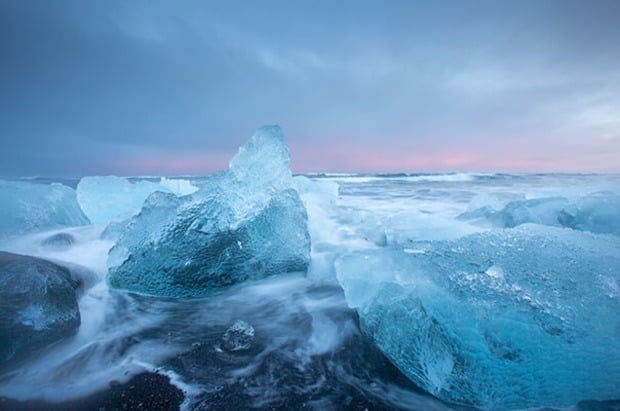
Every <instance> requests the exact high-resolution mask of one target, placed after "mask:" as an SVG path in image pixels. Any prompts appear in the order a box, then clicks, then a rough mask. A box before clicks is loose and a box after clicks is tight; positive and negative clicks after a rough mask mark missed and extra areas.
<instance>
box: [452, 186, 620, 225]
mask: <svg viewBox="0 0 620 411" xmlns="http://www.w3.org/2000/svg"><path fill="white" fill-rule="evenodd" d="M459 219H460V220H468V221H471V220H478V221H480V220H482V221H488V222H490V223H491V224H492V225H494V226H496V227H516V226H518V225H521V224H525V223H536V224H542V225H549V226H556V227H569V228H572V229H575V230H580V231H590V232H593V233H604V234H616V235H620V195H618V194H616V193H613V192H608V191H601V192H595V193H591V194H589V195H587V196H583V197H580V198H578V199H576V200H569V199H568V198H566V197H561V196H557V197H541V198H533V199H528V200H515V201H511V202H509V203H508V204H506V205H505V206H504V207H503V208H499V209H498V208H496V205H495V204H489V205H479V206H478V207H472V208H471V209H470V210H468V211H466V212H465V213H463V214H461V215H460V216H459Z"/></svg>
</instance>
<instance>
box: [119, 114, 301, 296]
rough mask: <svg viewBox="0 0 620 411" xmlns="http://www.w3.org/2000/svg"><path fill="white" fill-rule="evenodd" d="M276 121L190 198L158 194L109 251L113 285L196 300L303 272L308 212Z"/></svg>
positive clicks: (135, 290)
mask: <svg viewBox="0 0 620 411" xmlns="http://www.w3.org/2000/svg"><path fill="white" fill-rule="evenodd" d="M289 162H290V154H289V151H288V147H287V145H286V142H285V139H284V135H283V134H282V131H281V130H280V128H279V127H277V126H267V127H262V128H260V129H259V130H257V132H256V133H255V134H254V135H253V136H252V138H251V139H250V141H249V142H247V143H246V144H245V145H244V146H242V147H241V148H240V149H239V152H238V154H237V155H236V156H235V157H234V158H233V159H232V160H231V162H230V169H229V170H227V171H223V172H219V173H216V174H214V175H212V176H210V177H209V179H208V181H206V183H204V185H203V186H202V188H201V189H200V190H199V191H197V192H195V193H194V194H192V195H189V196H183V197H177V196H175V195H174V194H169V193H163V192H154V193H153V194H151V195H150V196H149V197H148V198H147V199H146V201H145V203H144V206H143V207H142V210H141V211H140V213H139V214H138V215H136V216H135V217H134V218H133V219H132V220H131V222H130V223H129V225H128V226H127V228H126V229H125V231H124V232H123V233H122V234H121V236H120V239H119V241H118V242H117V244H116V245H115V246H114V247H113V248H112V249H111V250H110V253H109V256H108V268H109V271H108V277H107V280H108V283H109V284H110V285H111V286H112V287H115V288H118V289H124V290H129V291H134V292H138V293H144V294H151V295H160V296H170V297H176V296H185V297H195V296H201V295H205V294H208V293H211V292H213V291H215V290H217V289H220V288H221V287H224V286H228V285H232V284H235V283H238V282H242V281H245V280H250V279H260V278H263V277H266V276H269V275H273V274H279V273H285V272H293V271H306V270H307V267H308V264H309V260H310V237H309V234H308V228H307V214H306V210H305V208H304V205H303V204H302V202H301V200H300V198H299V194H298V193H297V191H296V190H295V189H294V186H293V180H292V176H291V172H290V170H289Z"/></svg>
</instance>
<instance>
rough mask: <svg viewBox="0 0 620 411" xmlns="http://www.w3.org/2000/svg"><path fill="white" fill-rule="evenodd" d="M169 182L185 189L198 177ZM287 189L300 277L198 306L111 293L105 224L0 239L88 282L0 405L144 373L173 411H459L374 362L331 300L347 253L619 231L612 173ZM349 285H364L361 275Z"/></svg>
mask: <svg viewBox="0 0 620 411" xmlns="http://www.w3.org/2000/svg"><path fill="white" fill-rule="evenodd" d="M139 180H140V179H139V178H136V179H133V181H139ZM149 180H152V179H149ZM184 180H186V181H190V182H191V183H192V184H193V185H195V186H197V187H200V186H201V183H202V182H203V181H204V179H203V178H200V177H191V178H185V179H184ZM295 180H296V184H297V189H298V191H299V192H300V195H301V198H302V200H303V202H304V204H305V206H306V209H307V212H308V230H309V232H310V236H311V241H312V245H311V261H310V267H309V268H308V272H307V273H306V274H304V273H297V274H289V275H282V276H273V277H269V278H267V279H263V280H259V281H251V282H245V283H241V284H237V285H234V286H233V287H231V288H228V289H225V290H222V291H220V292H218V293H215V294H213V295H209V296H208V297H204V298H193V299H183V298H180V299H179V298H162V297H152V296H145V295H139V294H132V293H127V292H122V291H117V290H112V289H110V288H109V287H108V285H107V283H106V281H105V277H106V275H107V266H106V260H107V254H108V251H109V250H110V248H111V247H112V246H113V245H114V242H115V241H114V239H113V238H109V237H106V236H102V232H103V231H104V229H105V228H106V227H105V226H104V225H85V226H77V227H71V228H65V229H60V230H59V229H56V230H52V231H48V232H39V233H35V234H27V235H20V236H13V237H9V238H4V239H2V242H1V243H0V249H1V250H5V251H10V252H14V253H20V254H27V255H33V256H39V257H43V258H46V259H50V260H52V261H57V262H59V263H61V264H77V265H79V266H81V267H85V268H87V269H88V270H89V271H90V272H91V273H92V274H93V277H94V280H92V282H91V287H90V288H89V289H88V290H87V291H86V292H85V294H84V295H83V296H82V297H81V298H80V300H79V307H80V312H81V317H82V324H81V326H80V328H79V330H78V332H77V334H75V335H74V336H71V337H69V338H67V339H65V340H63V341H61V342H58V343H56V344H55V345H52V346H50V347H48V348H46V349H45V350H43V351H41V352H39V353H37V354H36V355H33V356H31V357H29V358H26V359H24V360H22V361H21V362H20V363H19V364H17V365H15V366H12V367H10V368H8V369H7V368H4V369H2V370H1V374H2V375H0V396H7V397H10V398H14V399H18V400H26V399H33V398H38V399H45V400H48V401H55V402H59V401H64V400H68V399H72V398H77V397H81V396H85V395H89V394H92V393H94V392H96V391H99V390H102V389H106V388H107V387H108V386H109V384H110V382H111V381H117V382H123V381H127V380H128V379H129V378H131V376H132V375H135V374H137V373H140V372H143V371H145V370H146V371H156V372H160V373H163V374H165V375H168V376H170V378H171V381H172V383H173V384H175V385H177V386H178V387H180V388H181V389H183V391H184V393H185V401H184V403H183V405H182V407H183V408H184V409H188V410H194V409H224V408H228V409H244V408H271V407H275V408H279V409H301V408H305V409H320V410H329V409H356V408H361V409H364V408H369V409H409V410H456V409H462V408H463V407H464V406H467V404H465V405H458V404H459V403H463V402H462V401H444V400H440V399H438V398H437V396H438V397H441V393H439V394H438V395H436V396H433V395H431V394H429V390H428V389H427V387H420V386H416V385H415V384H414V383H413V382H412V380H411V379H410V378H407V376H406V375H405V373H403V372H401V371H403V369H402V368H401V369H400V370H399V368H397V367H396V366H395V364H396V365H397V366H398V365H399V362H398V361H397V360H395V358H394V356H393V355H391V352H389V351H388V352H383V351H381V349H380V348H381V347H377V346H376V345H375V341H373V336H372V335H369V334H368V333H367V332H366V331H365V330H360V315H362V316H363V315H364V314H363V313H362V312H358V311H356V308H358V305H357V304H356V302H359V301H366V300H365V298H366V297H365V295H358V294H355V292H354V291H355V290H351V289H347V286H346V285H345V289H344V290H343V284H341V280H342V275H341V274H340V275H339V267H342V266H343V264H344V263H343V261H346V259H347V258H349V257H347V256H351V255H359V254H360V253H361V254H362V255H363V254H364V253H368V254H369V255H377V253H378V254H381V253H382V252H384V250H385V253H394V252H395V251H394V250H397V251H399V252H402V253H403V254H408V255H414V256H415V255H417V254H422V253H425V252H426V251H427V250H428V249H425V248H424V245H426V246H428V244H435V243H434V242H444V243H442V244H445V242H451V241H459V239H461V238H465V237H467V236H471V235H476V234H483V233H487V232H490V231H493V230H511V229H514V227H515V226H523V227H525V228H526V229H527V227H530V226H544V227H554V228H553V229H554V230H570V232H573V231H577V232H579V233H582V232H583V233H587V234H586V235H588V236H607V237H604V238H608V239H610V240H609V241H610V244H613V241H617V235H618V234H619V233H618V232H617V231H615V230H616V227H617V221H618V220H617V219H618V215H619V213H620V210H618V209H617V207H616V206H617V202H616V199H617V196H618V194H620V176H618V175H600V174H596V175H585V174H536V175H533V174H480V173H448V174H388V175H376V174H328V173H324V174H308V175H302V176H296V177H295ZM39 183H40V184H49V183H50V182H49V181H41V182H39ZM64 183H65V184H66V182H64ZM72 184H74V186H76V184H77V182H74V183H72ZM541 204H542V205H541ZM59 232H62V233H69V234H71V235H72V236H73V238H74V243H73V244H72V246H71V247H68V248H53V247H52V248H50V247H46V246H44V245H42V244H43V242H44V240H45V239H46V238H48V237H49V236H50V235H52V234H55V233H59ZM567 232H568V231H567ZM597 238H598V237H597ZM618 252H619V253H620V250H618ZM615 261H616V260H613V261H612V262H611V263H610V264H614V265H613V266H611V267H609V269H610V271H611V272H612V275H608V276H607V277H608V283H606V284H607V285H606V286H605V287H607V288H605V292H607V293H608V298H609V299H610V300H611V301H617V299H618V298H619V294H620V291H619V290H618V282H617V277H618V272H619V271H620V267H618V266H616V265H615V264H616V263H615ZM378 270H379V271H381V267H379V268H378ZM487 271H488V270H487ZM489 272H491V274H495V275H500V274H498V273H501V272H500V271H497V270H495V271H493V270H491V271H489ZM613 273H616V274H615V276H614V275H613ZM380 274H381V273H377V275H380ZM597 274H599V273H598V272H593V273H592V275H593V276H596V275H597ZM360 275H366V276H368V275H374V274H373V273H367V272H364V271H363V270H360ZM381 281H383V279H381ZM385 281H387V280H385ZM390 281H392V280H390ZM395 281H398V279H397V280H395ZM403 281H404V280H403ZM418 287H424V283H422V284H421V285H418ZM362 291H364V290H362ZM601 304H605V302H604V301H602V302H601ZM612 315H613V313H612ZM616 315H620V313H616ZM238 321H243V322H244V323H246V324H248V325H250V326H251V327H252V329H253V331H254V333H253V337H252V339H251V344H250V345H249V348H247V349H243V350H239V351H230V350H227V349H225V345H224V344H223V337H224V335H225V334H226V333H227V330H229V328H230V327H231V326H232V325H233V324H235V323H236V322H238ZM614 321H617V317H616V318H611V322H612V323H613V322H614ZM362 324H363V318H362ZM362 328H363V327H362ZM615 332H619V333H620V330H616V331H615ZM618 337H620V335H618ZM386 354H387V355H386ZM609 355H610V358H609V362H610V363H611V364H618V363H619V362H620V359H619V358H616V357H615V356H616V353H615V352H610V354H609ZM540 366H541V367H542V366H547V367H548V366H553V365H549V364H541V365H540ZM613 370H614V369H613V368H612V375H610V378H614V377H617V376H618V375H619V374H618V372H619V370H618V368H615V374H613ZM618 381H620V380H618ZM591 383H592V382H590V381H582V384H583V385H586V386H587V385H588V384H591ZM418 385H419V384H418ZM619 386H620V384H619ZM617 393H618V395H617V396H615V397H614V396H613V395H612V397H611V398H609V397H608V396H609V393H604V395H605V396H606V397H604V398H590V397H585V398H577V400H576V401H574V402H573V403H570V404H566V403H558V404H553V403H551V404H549V403H540V404H531V403H529V402H526V404H527V405H526V406H525V407H522V408H542V407H546V406H554V407H556V408H553V409H588V407H599V408H596V409H614V408H613V407H617V406H618V402H612V403H589V402H581V401H587V400H597V399H606V400H620V389H619V390H618V392H617ZM434 394H437V393H434ZM612 394H613V393H612ZM578 404H579V405H578ZM474 405H475V404H474ZM601 407H602V408H601ZM605 407H607V408H605ZM511 408H514V407H511ZM592 409H594V408H592Z"/></svg>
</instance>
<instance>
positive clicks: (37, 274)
mask: <svg viewBox="0 0 620 411" xmlns="http://www.w3.org/2000/svg"><path fill="white" fill-rule="evenodd" d="M77 286H78V283H77V282H76V281H74V280H72V279H71V276H70V274H69V270H67V269H65V268H62V267H59V266H57V265H56V264H53V263H51V262H49V261H45V260H41V259H39V258H34V257H27V256H22V255H17V254H11V253H6V252H2V251H0V364H2V363H3V362H5V361H7V360H10V359H11V358H13V357H14V356H17V355H20V354H25V353H26V352H29V351H32V350H34V349H36V348H40V347H42V346H45V345H47V344H49V343H52V342H54V341H57V340H59V339H61V338H63V337H66V336H67V335H70V334H72V333H73V332H74V330H75V329H76V328H77V327H78V326H79V325H80V312H79V310H78V304H77V300H76V293H75V288H76V287H77Z"/></svg>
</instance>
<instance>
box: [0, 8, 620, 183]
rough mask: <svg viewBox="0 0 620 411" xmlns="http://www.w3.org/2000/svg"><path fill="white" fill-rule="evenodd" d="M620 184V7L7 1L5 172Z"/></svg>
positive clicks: (1, 12) (0, 68) (2, 14)
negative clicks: (516, 178)
mask: <svg viewBox="0 0 620 411" xmlns="http://www.w3.org/2000/svg"><path fill="white" fill-rule="evenodd" d="M263 124H279V125H281V126H282V128H283V130H284V133H285V134H286V136H287V138H288V141H289V144H290V146H291V152H292V156H293V161H292V167H293V169H294V170H296V171H457V170H459V171H460V170H462V171H620V1H617V0H610V1H586V0H582V1H577V2H574V1H565V0H562V1H547V0H535V1H522V0H519V1H516V0H515V1H512V2H511V1H508V0H506V1H490V2H478V1H469V0H458V1H430V0H429V1H426V2H422V1H413V0H408V1H385V0H382V1H379V0H377V1H372V2H370V1H368V2H364V1H359V0H358V1H324V2H321V1H290V0H288V1H244V2H242V1H222V2H214V1H213V2H212V1H195V2H194V1H157V0H149V1H146V0H145V1H139V0H134V1H115V0H111V1H110V0H106V1H96V0H95V1H83V0H75V1H64V0H63V1H60V0H53V1H39V0H32V1H28V0H15V1H12V0H0V176H5V177H7V176H29V175H46V176H82V175H93V174H118V175H162V174H164V175H179V174H204V173H208V172H211V171H214V170H218V169H223V168H226V167H227V164H228V160H229V158H230V157H231V156H232V155H233V154H234V153H235V152H236V150H237V147H238V146H239V145H240V144H242V143H243V142H244V141H245V140H246V139H247V138H248V137H249V136H250V135H251V134H252V133H253V131H254V130H255V129H256V128H257V127H259V126H261V125H263Z"/></svg>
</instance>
